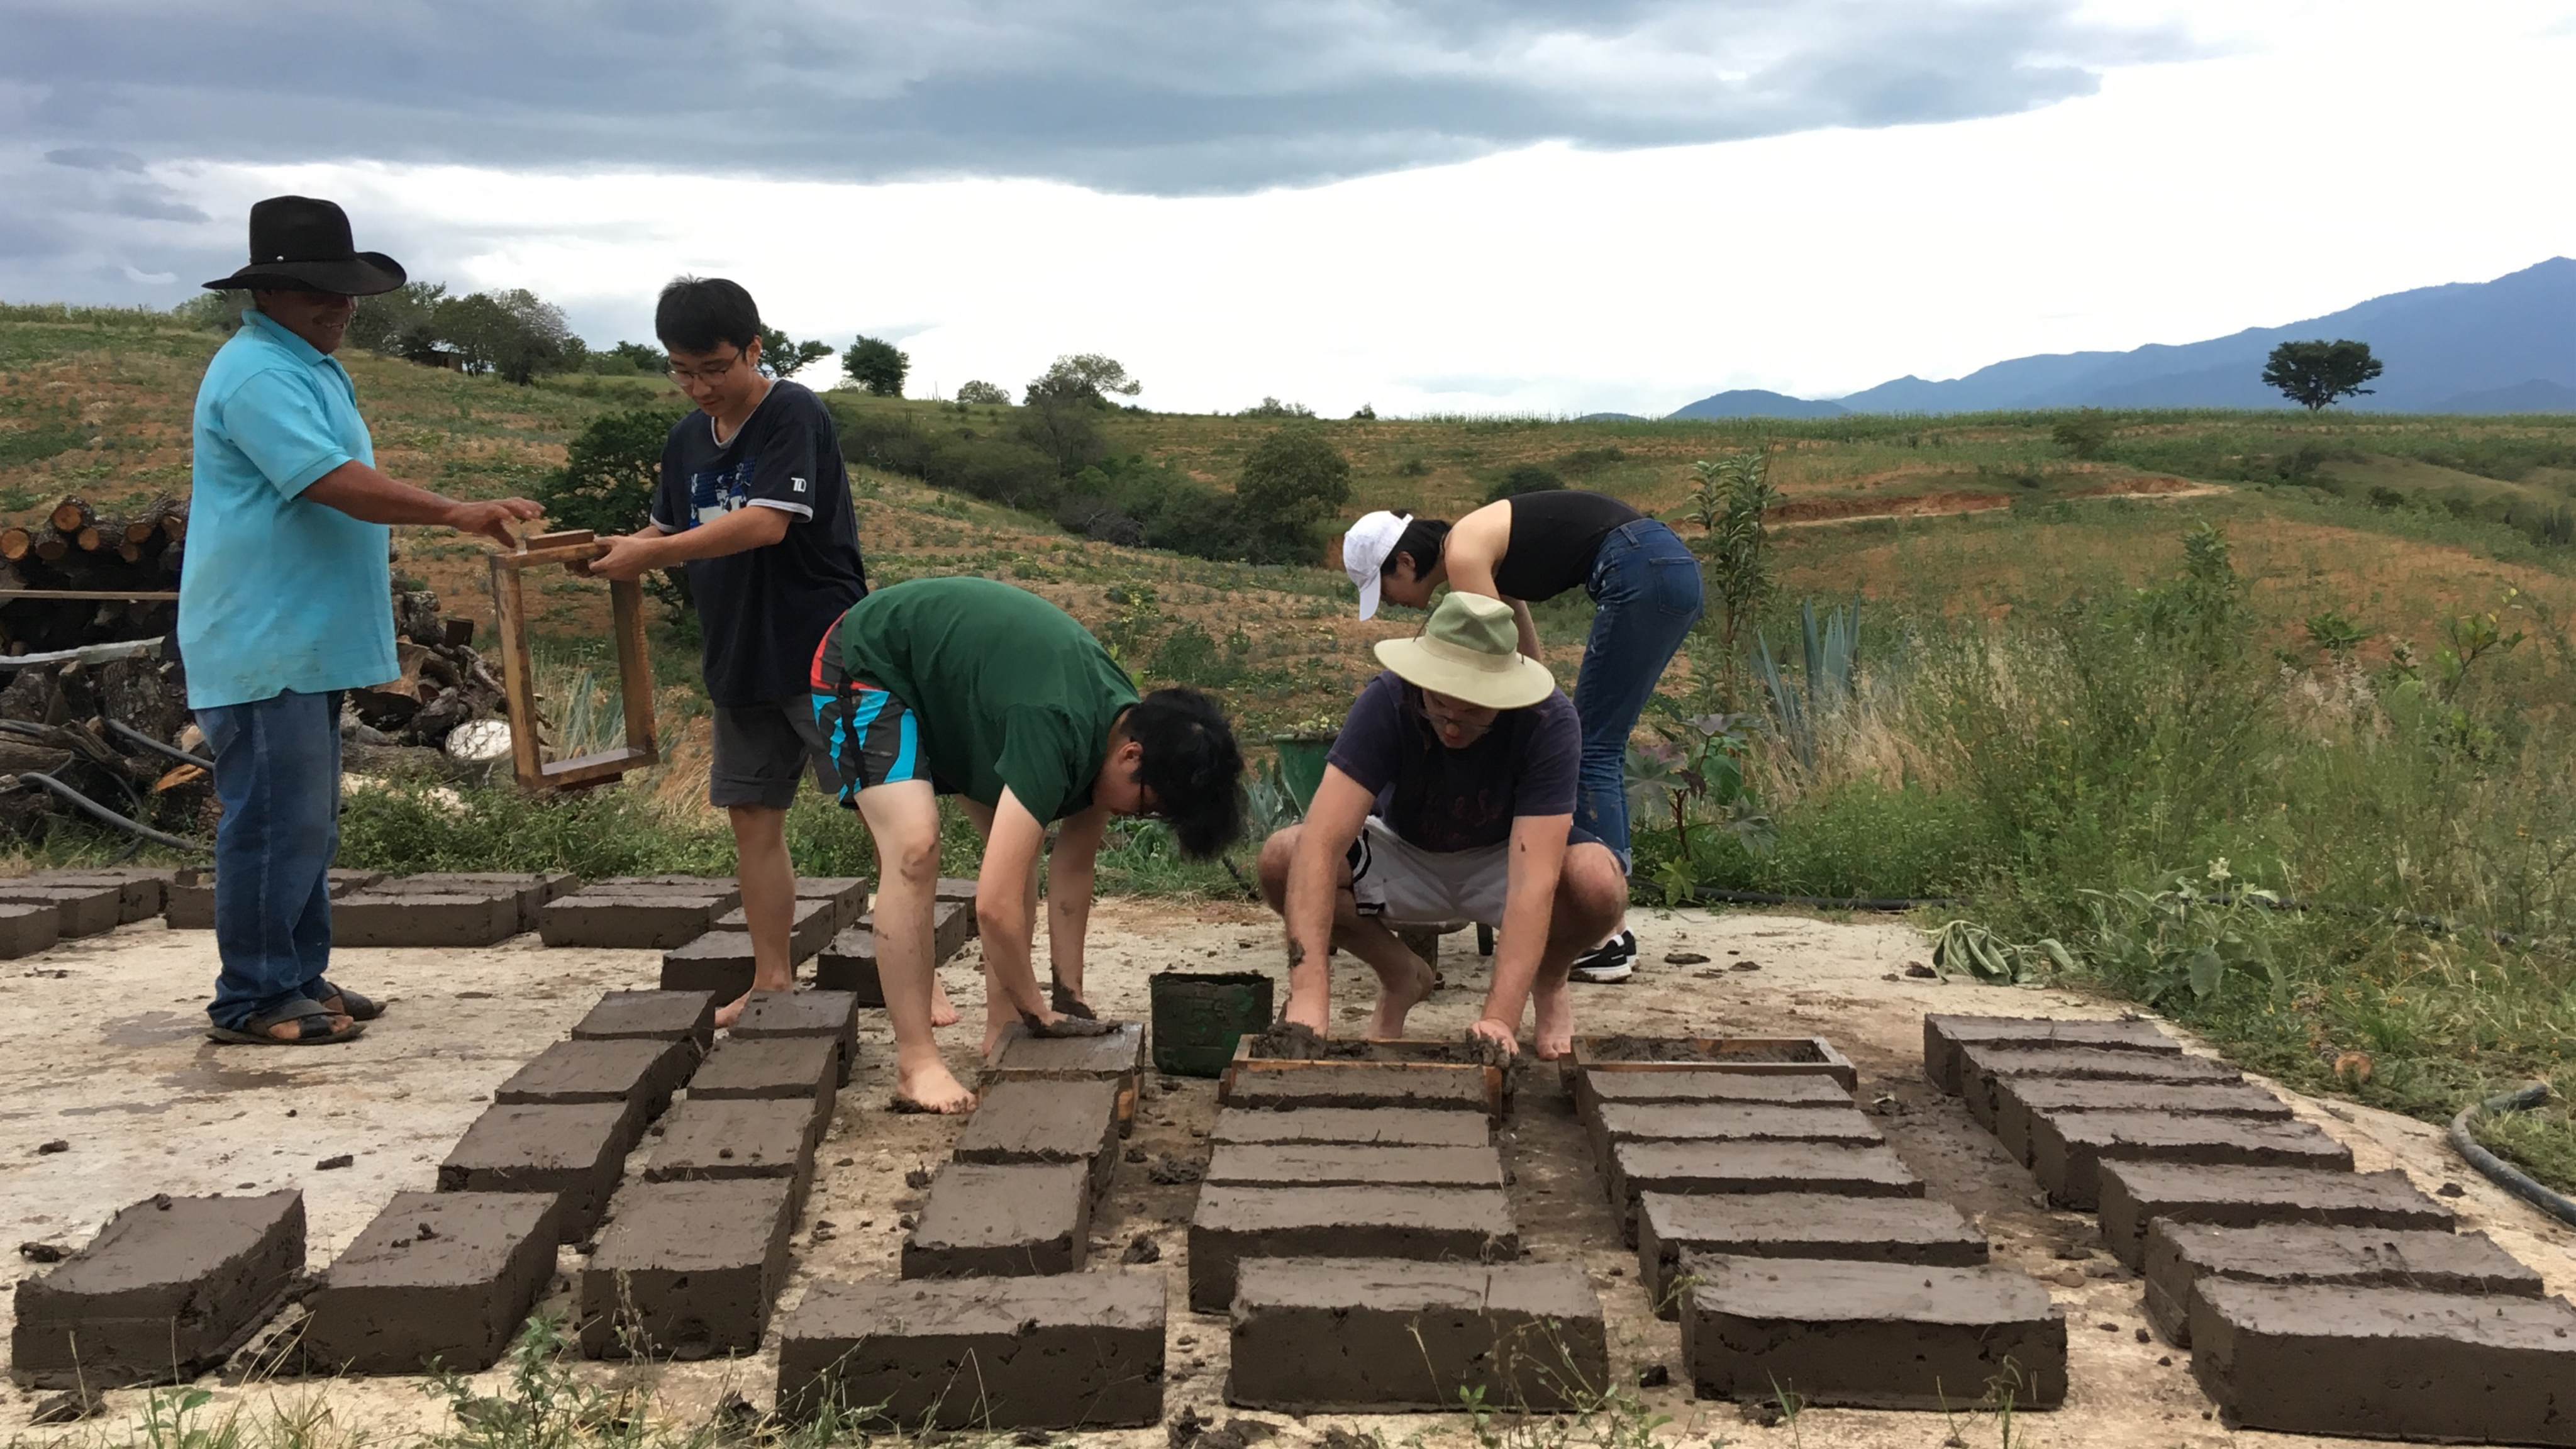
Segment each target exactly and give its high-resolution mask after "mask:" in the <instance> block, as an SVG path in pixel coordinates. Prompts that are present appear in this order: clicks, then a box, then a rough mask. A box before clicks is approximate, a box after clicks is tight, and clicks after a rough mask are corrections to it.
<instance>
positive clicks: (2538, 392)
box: [1672, 257, 2576, 418]
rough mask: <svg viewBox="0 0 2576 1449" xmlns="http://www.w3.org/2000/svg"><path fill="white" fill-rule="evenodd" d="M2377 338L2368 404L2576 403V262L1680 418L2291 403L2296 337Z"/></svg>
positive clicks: (1744, 401)
mask: <svg viewBox="0 0 2576 1449" xmlns="http://www.w3.org/2000/svg"><path fill="white" fill-rule="evenodd" d="M2345 337H2349V338H2351V339H2353V340H2354V341H2357V342H2367V343H2369V344H2370V350H2371V352H2372V353H2373V354H2375V355H2376V356H2377V357H2378V358H2379V360H2380V361H2381V362H2382V363H2385V364H2386V365H2387V371H2386V372H2384V373H2382V374H2381V375H2380V377H2379V379H2378V381H2376V382H2375V383H2373V384H2372V386H2373V387H2374V388H2375V389H2376V391H2375V392H2373V393H2371V394H2370V395H2369V396H2367V397H2360V398H2355V399H2352V400H2351V401H2349V402H2347V403H2346V404H2344V406H2346V407H2348V408H2353V409H2356V410H2369V411H2378V412H2417V413H2513V412H2576V260H2570V259H2568V258H2566V257H2552V258H2551V259H2549V260H2548V261H2545V262H2542V263H2540V264H2539V265H2538V266H2534V267H2526V268H2524V269H2523V270H2521V271H2519V272H2515V273H2512V274H2511V275H2509V276H2502V277H2498V278H2496V279H2495V280H2494V281H2492V282H2453V283H2449V284H2447V285H2444V286H2439V287H2418V288H2416V289H2414V290H2413V291H2409V292H2392V293H2390V294H2389V295H2387V296H2385V297H2373V298H2372V299H2370V300H2369V301H2367V302H2364V303H2362V304H2361V305H2359V306H2357V307H2347V308H2345V309H2344V310H2343V311H2340V312H2333V313H2329V314H2327V315H2326V316H2323V317H2312V318H2309V319H2308V320H2306V321H2304V322H2293V323H2290V324H2289V325H2288V326H2286V327H2249V328H2247V329H2245V330H2244V331H2242V332H2237V333H2233V334H2231V335H2229V336H2226V337H2214V338H2211V339H2210V340H2208V341H2206V342H2191V343H2185V344H2182V345H2180V346H2167V345H2164V344H2156V345H2153V346H2148V347H2141V348H2138V349H2137V350H2135V351H2133V352H2058V353H2047V354H2043V355H2040V356H2037V357H2016V358H2014V359H2012V360H2011V361H2009V362H1998V363H1996V364H1994V365H1993V366H1991V367H1981V368H1979V369H1977V370H1976V371H1975V372H1972V373H1969V374H1968V375H1967V376H1965V377H1957V378H1951V379H1950V380H1948V381H1946V382H1926V381H1925V380H1923V379H1922V378H1919V377H1900V378H1898V379H1896V380H1895V381H1893V382H1883V383H1880V384H1879V385H1878V386H1876V387H1873V388H1865V389H1863V390H1862V391H1860V392H1856V393H1853V394H1851V395H1850V396H1848V397H1843V398H1837V399H1835V400H1833V401H1831V402H1825V401H1810V400H1807V399H1803V398H1793V397H1787V396H1784V395H1782V394H1780V393H1776V392H1763V391H1760V390H1758V389H1739V390H1737V391H1733V392H1722V393H1718V394H1716V395H1715V396H1713V397H1705V398H1702V399H1700V400H1699V401H1698V402H1695V403H1692V404H1690V405H1689V406H1688V407H1685V408H1682V409H1681V410H1679V411H1677V412H1675V413H1674V414H1673V415H1672V416H1674V417H1677V418H1726V417H1792V418H1794V417H1831V416H1833V415H1835V414H1837V413H1846V412H1853V413H1965V412H1987V411H1992V410H2010V409H2020V408H2072V407H2108V408H2286V407H2289V406H2290V405H2291V404H2290V403H2289V402H2288V401H2287V400H2286V399H2284V398H2283V397H2282V396H2281V395H2280V394H2279V393H2277V392H2274V391H2273V390H2272V389H2270V388H2267V387H2265V386H2264V385H2263V380H2262V373H2263V360H2264V358H2266V357H2267V356H2269V355H2270V354H2271V351H2272V349H2273V348H2274V347H2276V346H2278V345H2280V344H2281V343H2283V342H2289V341H2305V340H2307V339H2310V338H2323V339H2326V340H2329V341H2331V340H2334V339H2336V338H2345Z"/></svg>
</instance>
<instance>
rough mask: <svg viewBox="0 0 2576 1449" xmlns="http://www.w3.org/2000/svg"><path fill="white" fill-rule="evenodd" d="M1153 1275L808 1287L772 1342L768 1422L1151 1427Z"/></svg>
mask: <svg viewBox="0 0 2576 1449" xmlns="http://www.w3.org/2000/svg"><path fill="white" fill-rule="evenodd" d="M1163 1320H1164V1306H1163V1278H1162V1274H1161V1272H1160V1271H1159V1270H1156V1269H1152V1268H1125V1269H1117V1270H1114V1271H1111V1272H1107V1273H1084V1274H1080V1275H1078V1276H1071V1277H1062V1278H981V1279H953V1280H948V1281H939V1280H931V1279H914V1280H911V1281H908V1282H898V1281H895V1280H893V1279H885V1278H877V1279H870V1280H868V1281H866V1282H860V1283H835V1282H822V1283H816V1284H814V1285H813V1286H812V1287H810V1288H808V1289H806V1290H805V1298H804V1301H803V1302H801V1303H799V1304H798V1305H797V1306H796V1310H795V1311H794V1312H792V1313H790V1314H789V1315H788V1316H787V1319H786V1321H785V1322H784V1323H782V1324H780V1325H779V1331H778V1411H779V1413H780V1414H781V1415H783V1416H785V1417H787V1418H789V1419H795V1420H805V1419H811V1418H814V1417H815V1416H817V1415H818V1414H820V1413H821V1412H822V1411H823V1410H824V1409H825V1408H827V1407H835V1406H837V1407H838V1408H840V1409H842V1410H843V1411H854V1410H857V1409H862V1408H867V1407H868V1406H871V1405H874V1406H876V1409H875V1414H874V1416H873V1417H872V1418H871V1419H870V1420H869V1421H868V1422H869V1425H870V1426H871V1427H875V1426H882V1427H887V1428H893V1429H901V1430H915V1429H921V1428H925V1427H927V1428H933V1429H974V1430H978V1431H982V1430H987V1429H995V1430H1015V1429H1112V1428H1121V1427H1133V1426H1141V1425H1150V1424H1155V1423H1159V1422H1160V1421H1161V1420H1162V1417H1163V1352H1164V1350H1163V1335H1164V1326H1163Z"/></svg>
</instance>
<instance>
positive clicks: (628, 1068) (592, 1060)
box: [492, 1037, 698, 1123]
mask: <svg viewBox="0 0 2576 1449" xmlns="http://www.w3.org/2000/svg"><path fill="white" fill-rule="evenodd" d="M697 1064H698V1048H697V1045H696V1043H694V1042H685V1041H654V1040H650V1039H648V1038H640V1037H629V1038H623V1039H617V1040H610V1041H591V1040H576V1041H559V1042H556V1043H555V1044H554V1045H552V1046H549V1047H547V1048H546V1049H545V1050H544V1051H541V1052H539V1053H537V1055H536V1056H535V1057H534V1058H532V1059H531V1060H530V1061H529V1062H528V1064H527V1065H526V1066H523V1067H521V1068H519V1069H518V1070H517V1071H515V1072H512V1073H511V1074H510V1075H509V1078H508V1079H507V1080H505V1081H503V1082H502V1083H501V1085H500V1086H499V1087H497V1088H495V1089H494V1090H493V1093H492V1100H493V1101H495V1102H508V1103H541V1102H542V1103H553V1104H558V1105H569V1104H572V1103H576V1102H624V1103H627V1104H629V1105H630V1106H632V1107H633V1109H634V1112H635V1120H636V1121H637V1122H638V1123H643V1122H650V1121H652V1120H653V1119H654V1118H656V1117H659V1116H661V1115H662V1110H663V1109H664V1108H666V1107H668V1106H670V1105H671V1094H672V1093H673V1092H676V1091H678V1090H679V1089H680V1084H681V1083H683V1082H686V1081H687V1080H689V1073H690V1072H691V1071H692V1070H693V1069H695V1068H696V1066H697Z"/></svg>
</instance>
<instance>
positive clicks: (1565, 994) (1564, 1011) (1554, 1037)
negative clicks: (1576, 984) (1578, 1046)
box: [1530, 980, 1574, 1062]
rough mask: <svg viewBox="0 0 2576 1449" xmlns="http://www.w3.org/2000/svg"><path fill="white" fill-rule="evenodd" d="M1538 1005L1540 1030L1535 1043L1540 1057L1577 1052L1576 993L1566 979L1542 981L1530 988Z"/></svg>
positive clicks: (1549, 1059)
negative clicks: (1575, 1024) (1575, 1041)
mask: <svg viewBox="0 0 2576 1449" xmlns="http://www.w3.org/2000/svg"><path fill="white" fill-rule="evenodd" d="M1530 1001H1531V1004H1532V1005H1533V1006H1534V1007H1535V1008H1536V1009H1537V1016H1538V1030H1537V1031H1535V1032H1533V1033H1532V1036H1533V1037H1535V1038H1536V1040H1535V1041H1534V1042H1533V1043H1532V1045H1533V1046H1534V1048H1535V1049H1536V1050H1537V1052H1538V1059H1539V1060H1540V1061H1543V1062H1552V1061H1556V1060H1558V1059H1560V1058H1563V1057H1567V1056H1571V1055H1572V1054H1573V1052H1574V993H1573V992H1572V991H1570V990H1568V989H1567V987H1566V984H1565V982H1564V981H1563V980H1557V981H1553V982H1548V981H1542V982H1540V983H1539V984H1538V985H1537V987H1536V988H1535V989H1533V990H1532V991H1531V992H1530Z"/></svg>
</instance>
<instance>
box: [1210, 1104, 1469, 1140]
mask: <svg viewBox="0 0 2576 1449" xmlns="http://www.w3.org/2000/svg"><path fill="white" fill-rule="evenodd" d="M1493 1141H1494V1129H1493V1124H1492V1123H1491V1122H1490V1121H1488V1120H1487V1119H1485V1118H1484V1117H1481V1116H1477V1115H1473V1114H1470V1113H1465V1112H1432V1111H1424V1110H1421V1109H1418V1108H1410V1107H1307V1108H1302V1109H1299V1110H1295V1111H1267V1110H1262V1109H1258V1108H1247V1107H1228V1108H1226V1109H1225V1110H1224V1111H1222V1112H1219V1113H1217V1114H1216V1126H1215V1128H1214V1129H1213V1130H1211V1131H1210V1132H1209V1133H1208V1143H1209V1145H1211V1146H1215V1147H1224V1146H1227V1145H1229V1144H1231V1145H1234V1146H1241V1147H1257V1146H1271V1147H1286V1146H1293V1145H1311V1144H1319V1143H1333V1142H1339V1143H1349V1144H1352V1145H1354V1146H1371V1145H1374V1146H1381V1147H1489V1146H1491V1145H1493Z"/></svg>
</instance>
